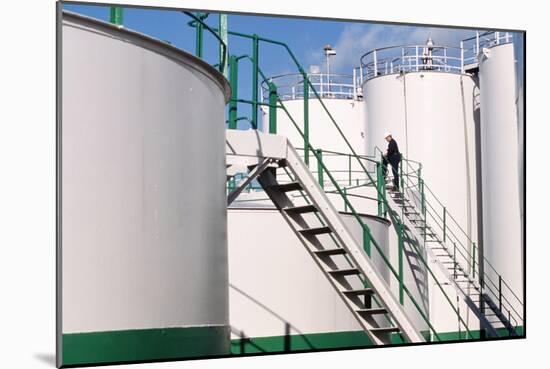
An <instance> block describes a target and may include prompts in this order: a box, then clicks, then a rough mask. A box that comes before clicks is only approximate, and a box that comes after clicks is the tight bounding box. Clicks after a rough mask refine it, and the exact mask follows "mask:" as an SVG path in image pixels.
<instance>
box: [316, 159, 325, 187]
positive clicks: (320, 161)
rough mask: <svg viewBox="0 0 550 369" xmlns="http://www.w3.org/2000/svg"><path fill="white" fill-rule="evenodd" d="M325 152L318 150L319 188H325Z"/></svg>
mask: <svg viewBox="0 0 550 369" xmlns="http://www.w3.org/2000/svg"><path fill="white" fill-rule="evenodd" d="M322 163H323V150H322V149H317V180H318V181H319V186H321V188H323V189H324V188H325V180H324V178H323V165H322Z"/></svg>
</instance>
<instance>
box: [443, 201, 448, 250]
mask: <svg viewBox="0 0 550 369" xmlns="http://www.w3.org/2000/svg"><path fill="white" fill-rule="evenodd" d="M445 241H447V208H446V207H443V242H445Z"/></svg>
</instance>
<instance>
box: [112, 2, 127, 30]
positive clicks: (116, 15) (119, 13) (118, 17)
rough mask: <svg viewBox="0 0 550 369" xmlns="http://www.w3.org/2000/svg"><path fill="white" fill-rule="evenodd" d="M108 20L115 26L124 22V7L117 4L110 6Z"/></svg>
mask: <svg viewBox="0 0 550 369" xmlns="http://www.w3.org/2000/svg"><path fill="white" fill-rule="evenodd" d="M109 21H110V22H111V23H113V24H116V25H117V26H121V25H122V23H123V22H124V8H121V7H119V6H111V15H110V17H109Z"/></svg>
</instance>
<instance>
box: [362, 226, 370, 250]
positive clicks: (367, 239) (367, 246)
mask: <svg viewBox="0 0 550 369" xmlns="http://www.w3.org/2000/svg"><path fill="white" fill-rule="evenodd" d="M363 249H365V252H366V253H367V255H368V256H369V257H370V232H369V229H368V228H367V226H366V225H363Z"/></svg>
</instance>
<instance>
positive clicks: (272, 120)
mask: <svg viewBox="0 0 550 369" xmlns="http://www.w3.org/2000/svg"><path fill="white" fill-rule="evenodd" d="M269 133H270V134H274V135H276V134H277V86H275V84H274V83H271V82H270V83H269Z"/></svg>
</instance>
